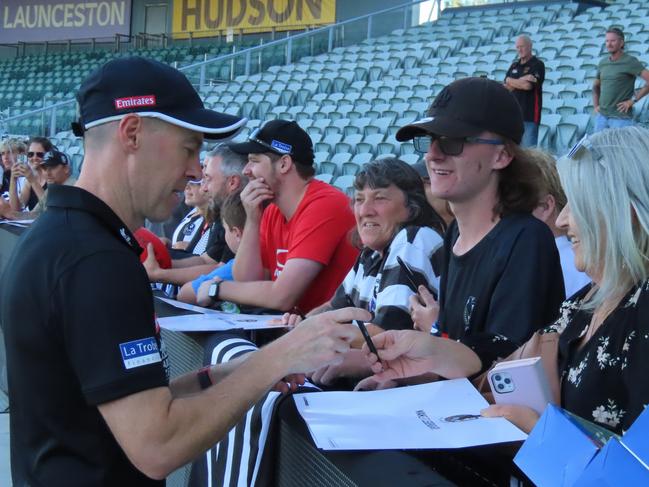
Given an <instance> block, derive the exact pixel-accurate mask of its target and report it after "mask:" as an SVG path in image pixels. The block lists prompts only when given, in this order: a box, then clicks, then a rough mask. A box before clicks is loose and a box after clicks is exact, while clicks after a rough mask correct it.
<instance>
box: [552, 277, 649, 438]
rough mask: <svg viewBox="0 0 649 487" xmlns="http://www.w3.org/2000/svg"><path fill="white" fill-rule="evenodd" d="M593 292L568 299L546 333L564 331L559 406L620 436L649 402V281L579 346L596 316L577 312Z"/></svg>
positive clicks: (562, 333)
mask: <svg viewBox="0 0 649 487" xmlns="http://www.w3.org/2000/svg"><path fill="white" fill-rule="evenodd" d="M589 290H590V285H588V286H586V287H585V288H583V289H582V290H581V291H579V292H578V293H576V294H575V295H574V296H572V297H571V299H569V300H567V301H565V302H564V303H563V305H562V306H561V312H560V317H559V319H558V320H557V321H556V322H555V323H554V324H553V325H551V326H549V327H547V328H546V329H545V330H543V333H561V338H560V339H559V373H560V375H561V405H562V406H563V407H564V408H565V409H567V410H569V411H571V412H573V413H575V414H577V415H579V416H581V417H582V418H585V419H588V420H590V421H593V422H595V423H598V424H601V425H602V426H605V427H606V428H608V429H610V430H612V431H614V432H615V433H618V434H622V433H623V432H624V431H626V430H627V429H628V428H629V426H631V424H632V423H633V421H635V419H636V418H637V417H638V416H639V415H640V413H641V412H642V410H643V409H644V408H645V407H646V406H647V404H649V380H647V371H649V280H647V281H644V282H642V283H641V284H640V285H637V286H635V287H634V288H633V289H631V290H630V291H629V293H628V294H627V295H626V296H625V297H624V298H623V299H622V301H620V304H619V306H618V307H617V308H616V309H614V310H613V312H611V313H610V314H609V316H608V317H607V318H606V320H604V322H603V323H602V324H601V325H600V327H599V328H598V329H597V330H596V331H595V333H594V334H593V336H592V337H591V338H590V340H589V341H588V342H587V343H586V344H584V346H583V347H582V348H578V346H579V342H580V339H581V337H583V336H584V335H585V334H586V332H587V330H588V325H589V323H590V320H591V317H592V313H591V312H587V311H584V310H581V309H580V308H579V305H580V303H581V302H582V300H583V298H584V296H585V295H586V294H587V293H588V291H589Z"/></svg>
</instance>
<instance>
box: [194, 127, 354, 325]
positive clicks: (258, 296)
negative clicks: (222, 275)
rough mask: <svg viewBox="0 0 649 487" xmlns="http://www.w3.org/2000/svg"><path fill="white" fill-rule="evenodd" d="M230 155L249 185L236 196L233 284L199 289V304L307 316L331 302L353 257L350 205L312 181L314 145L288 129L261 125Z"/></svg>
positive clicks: (234, 146)
mask: <svg viewBox="0 0 649 487" xmlns="http://www.w3.org/2000/svg"><path fill="white" fill-rule="evenodd" d="M231 148H232V150H234V151H235V152H240V153H242V154H247V156H248V165H247V166H246V168H245V169H244V175H245V176H247V177H248V178H250V182H249V183H248V184H247V185H246V187H245V188H244V189H243V191H242V193H241V201H242V202H243V205H244V208H245V209H246V226H245V229H244V231H243V236H242V239H241V244H240V246H239V250H238V251H237V257H236V259H235V264H234V269H233V270H234V272H233V274H234V277H235V279H236V281H227V282H219V281H218V280H214V281H207V282H205V283H203V285H201V287H200V288H199V290H198V293H197V301H198V304H201V305H203V306H205V305H209V304H211V303H214V302H216V301H218V300H226V301H232V302H236V303H239V304H244V305H249V306H259V307H264V308H270V309H274V310H281V311H289V310H292V309H294V310H295V312H297V313H300V314H306V313H308V312H309V311H310V310H311V309H313V308H315V307H316V306H319V305H321V304H322V303H324V302H325V301H327V300H329V299H330V298H331V296H332V295H333V293H334V292H335V290H336V288H337V287H338V286H339V285H340V283H341V282H342V280H343V279H344V277H345V275H346V274H347V271H349V269H350V268H351V267H352V265H353V264H354V262H355V260H356V257H357V255H358V251H357V250H356V249H355V248H354V247H353V246H352V245H351V243H350V242H349V239H348V238H347V236H348V233H349V231H350V230H351V229H352V228H353V227H354V225H355V220H354V215H353V214H352V211H351V206H350V204H349V198H347V196H346V195H345V194H344V193H342V192H341V191H339V190H338V189H336V188H334V187H333V186H330V185H328V184H326V183H323V182H321V181H318V180H316V179H314V178H313V175H314V174H315V167H314V165H313V163H314V156H313V144H312V142H311V138H310V137H309V135H308V134H307V133H306V132H305V131H304V130H302V129H301V128H300V126H299V125H298V124H297V123H295V122H294V121H287V120H272V121H270V122H267V123H266V124H265V125H264V126H263V127H261V129H259V130H257V131H255V132H253V133H252V134H251V135H250V137H249V139H248V141H247V142H244V143H241V144H232V145H231ZM266 206H267V208H265V207H266ZM264 208H265V210H264Z"/></svg>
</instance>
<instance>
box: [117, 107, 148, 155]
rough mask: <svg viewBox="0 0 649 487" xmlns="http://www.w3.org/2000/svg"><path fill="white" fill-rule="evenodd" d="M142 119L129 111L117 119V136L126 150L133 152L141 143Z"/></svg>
mask: <svg viewBox="0 0 649 487" xmlns="http://www.w3.org/2000/svg"><path fill="white" fill-rule="evenodd" d="M142 124H143V120H142V118H141V117H139V116H137V115H135V114H133V113H131V114H128V115H126V116H125V117H124V118H122V119H121V120H120V121H119V124H118V125H117V138H118V140H119V142H120V143H121V144H122V147H123V148H124V150H125V151H126V152H133V151H135V150H136V149H138V148H139V146H140V144H141V140H140V137H141V132H142Z"/></svg>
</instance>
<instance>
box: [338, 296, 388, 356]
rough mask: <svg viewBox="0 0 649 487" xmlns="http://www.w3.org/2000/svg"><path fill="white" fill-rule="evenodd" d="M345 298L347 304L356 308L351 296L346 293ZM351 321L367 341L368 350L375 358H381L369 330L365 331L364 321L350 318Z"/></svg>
mask: <svg viewBox="0 0 649 487" xmlns="http://www.w3.org/2000/svg"><path fill="white" fill-rule="evenodd" d="M346 298H347V304H349V306H351V307H352V308H356V307H357V306H356V305H355V304H354V302H353V301H352V298H350V297H349V296H347V295H346ZM352 323H354V324H355V325H356V326H357V327H358V329H359V330H360V331H361V335H363V338H364V339H365V343H367V347H368V348H369V349H370V352H372V353H373V354H374V355H376V358H377V359H379V361H380V360H381V357H379V352H378V351H377V350H376V347H375V346H374V342H373V341H372V337H371V336H370V332H368V331H367V328H366V327H365V323H363V322H362V321H358V320H352Z"/></svg>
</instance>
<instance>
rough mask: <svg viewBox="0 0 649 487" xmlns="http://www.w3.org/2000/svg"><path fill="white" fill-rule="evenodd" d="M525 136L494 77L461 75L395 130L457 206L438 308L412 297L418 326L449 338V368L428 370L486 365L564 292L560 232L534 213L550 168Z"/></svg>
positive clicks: (439, 346) (438, 344)
mask: <svg viewBox="0 0 649 487" xmlns="http://www.w3.org/2000/svg"><path fill="white" fill-rule="evenodd" d="M522 135H523V117H522V114H521V109H520V107H519V105H518V103H517V102H516V99H515V98H514V96H513V95H512V94H511V93H510V92H509V91H507V89H505V88H504V87H503V86H502V85H501V84H500V83H497V82H495V81H492V80H488V79H485V78H466V79H462V80H458V81H454V82H453V83H451V84H450V85H448V86H447V87H445V88H444V89H443V90H442V91H441V92H440V93H439V95H438V96H437V97H436V98H435V100H434V101H433V104H432V106H431V107H430V109H429V112H428V117H427V118H424V119H421V120H418V121H416V122H413V123H412V124H410V125H407V126H405V127H402V128H401V129H400V130H399V131H398V132H397V134H396V138H397V140H400V141H404V140H411V139H412V140H413V142H414V145H415V148H416V149H417V150H419V151H420V152H422V153H424V154H425V156H424V159H425V161H426V164H427V167H428V174H429V176H430V186H431V193H432V195H433V196H435V197H437V198H442V199H445V200H446V201H448V202H449V204H450V206H451V210H452V212H453V214H454V215H455V221H454V222H453V223H452V224H451V225H450V227H449V229H448V231H447V233H446V238H445V242H444V252H445V255H444V258H443V260H442V262H443V265H442V274H441V279H440V302H439V308H438V307H437V303H435V302H433V301H431V300H430V299H429V300H428V301H426V300H424V301H425V304H421V303H420V302H419V301H418V300H417V299H413V298H411V308H412V310H413V317H415V321H418V323H417V327H418V328H420V329H426V330H431V333H432V334H433V335H436V336H439V337H440V338H439V339H437V340H436V341H435V340H434V345H435V348H436V353H439V354H440V358H439V361H438V363H439V364H440V367H443V370H431V371H428V372H437V373H439V374H440V375H442V376H443V377H449V376H453V377H467V376H470V375H472V374H474V373H476V372H479V371H480V370H484V369H486V368H487V367H489V366H490V365H491V363H492V362H493V361H494V360H496V359H497V358H499V357H506V356H507V355H509V354H510V353H511V352H512V351H514V350H515V349H516V348H517V347H518V346H519V345H521V344H522V343H524V342H525V341H526V340H527V339H528V338H529V337H530V336H531V335H532V333H533V332H534V331H535V330H537V329H538V328H540V327H541V326H543V325H545V324H547V323H550V322H551V321H552V319H553V318H554V317H555V316H556V315H557V313H558V311H559V306H560V304H561V302H562V300H563V299H564V289H563V279H562V275H561V267H560V263H559V255H558V253H557V249H556V245H555V244H554V238H553V236H552V232H551V231H550V230H549V228H548V227H547V225H544V224H539V223H540V222H539V221H538V220H537V219H536V218H534V217H533V216H532V215H531V212H532V210H533V209H534V208H535V207H536V205H537V203H538V195H539V192H540V179H539V178H540V176H541V174H540V171H539V169H538V167H537V166H536V165H535V164H534V163H533V161H532V160H530V158H529V156H528V155H527V152H526V151H525V150H523V149H521V148H520V147H519V143H520V141H521V137H522ZM438 310H439V316H437V313H438ZM412 333H415V334H416V333H419V332H412ZM415 337H416V335H415ZM442 337H448V338H452V339H453V340H445V339H443V338H442ZM456 341H459V342H460V343H461V344H463V345H461V346H462V348H463V350H458V349H457V347H458V344H457V342H456ZM379 353H380V350H379Z"/></svg>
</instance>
